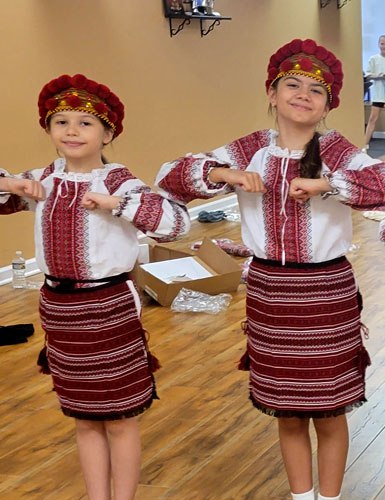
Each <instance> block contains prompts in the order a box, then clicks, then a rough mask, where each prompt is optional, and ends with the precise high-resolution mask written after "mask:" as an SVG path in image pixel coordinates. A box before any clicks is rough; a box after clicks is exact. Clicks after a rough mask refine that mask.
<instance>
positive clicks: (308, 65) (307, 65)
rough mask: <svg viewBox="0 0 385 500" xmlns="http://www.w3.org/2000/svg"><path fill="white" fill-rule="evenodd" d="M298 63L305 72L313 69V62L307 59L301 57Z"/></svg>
mask: <svg viewBox="0 0 385 500" xmlns="http://www.w3.org/2000/svg"><path fill="white" fill-rule="evenodd" d="M298 63H299V65H300V66H301V69H303V70H304V71H310V70H311V69H312V67H313V62H312V60H311V59H308V58H307V57H301V59H299V60H298Z"/></svg>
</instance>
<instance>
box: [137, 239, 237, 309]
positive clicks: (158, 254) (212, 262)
mask: <svg viewBox="0 0 385 500" xmlns="http://www.w3.org/2000/svg"><path fill="white" fill-rule="evenodd" d="M186 257H190V259H191V258H192V259H193V260H194V261H195V263H197V264H199V265H200V266H202V268H204V269H205V270H207V271H209V273H210V274H211V275H210V276H209V277H204V278H197V279H187V280H186V281H183V277H181V278H179V279H178V281H173V282H171V283H170V282H169V283H166V282H165V281H164V280H162V279H160V278H159V277H157V276H155V275H154V274H153V272H154V271H151V272H150V270H146V269H144V268H143V264H141V265H139V266H137V269H136V272H135V279H136V282H137V285H138V287H139V288H140V289H142V290H144V291H145V292H146V293H148V295H150V296H151V297H152V298H153V299H155V300H156V301H157V302H159V304H161V305H162V306H169V305H170V304H171V302H172V301H173V300H174V298H175V297H176V296H177V295H178V292H179V290H180V289H181V288H188V289H190V290H197V291H199V292H204V293H208V294H210V295H216V294H218V293H223V292H232V291H236V290H237V288H238V285H239V283H240V280H241V274H242V270H241V268H240V267H239V265H238V264H237V263H236V262H235V260H234V259H233V258H232V257H230V256H229V255H227V254H226V253H225V252H224V251H223V250H221V249H220V248H219V247H218V246H217V245H215V244H214V243H213V242H212V241H211V240H210V239H209V238H205V239H204V240H203V243H202V246H201V247H200V248H199V250H198V251H197V252H194V253H189V252H181V251H178V250H172V249H170V248H166V247H164V246H162V245H153V246H150V247H149V262H150V263H155V262H157V263H159V266H160V267H162V265H161V262H165V263H166V262H167V267H170V266H169V264H170V263H169V261H170V260H175V259H184V258H186ZM190 259H189V260H190ZM186 262H188V261H186ZM178 264H179V263H178ZM145 267H146V266H145ZM148 267H149V268H150V267H151V266H148ZM153 267H158V266H153ZM164 267H165V266H164ZM197 267H199V266H197ZM175 269H177V268H176V266H175ZM176 272H178V271H176ZM188 272H189V270H187V273H188Z"/></svg>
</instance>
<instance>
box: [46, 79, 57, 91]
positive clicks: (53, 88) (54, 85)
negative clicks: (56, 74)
mask: <svg viewBox="0 0 385 500" xmlns="http://www.w3.org/2000/svg"><path fill="white" fill-rule="evenodd" d="M47 87H48V90H49V91H50V92H51V94H57V93H58V92H59V91H60V87H59V85H58V82H57V80H56V78H55V80H51V81H50V82H49V83H47Z"/></svg>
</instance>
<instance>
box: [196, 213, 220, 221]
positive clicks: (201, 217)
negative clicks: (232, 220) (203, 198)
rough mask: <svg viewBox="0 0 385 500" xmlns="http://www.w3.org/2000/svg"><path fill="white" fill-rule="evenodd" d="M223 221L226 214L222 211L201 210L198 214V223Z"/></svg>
mask: <svg viewBox="0 0 385 500" xmlns="http://www.w3.org/2000/svg"><path fill="white" fill-rule="evenodd" d="M223 219H226V214H225V212H224V211H223V210H215V211H213V212H207V211H206V210H202V211H201V212H199V214H198V221H199V222H219V221H221V220H223Z"/></svg>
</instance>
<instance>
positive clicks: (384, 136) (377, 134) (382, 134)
mask: <svg viewBox="0 0 385 500" xmlns="http://www.w3.org/2000/svg"><path fill="white" fill-rule="evenodd" d="M372 137H373V139H385V132H382V131H379V130H378V131H375V132H373V135H372Z"/></svg>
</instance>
